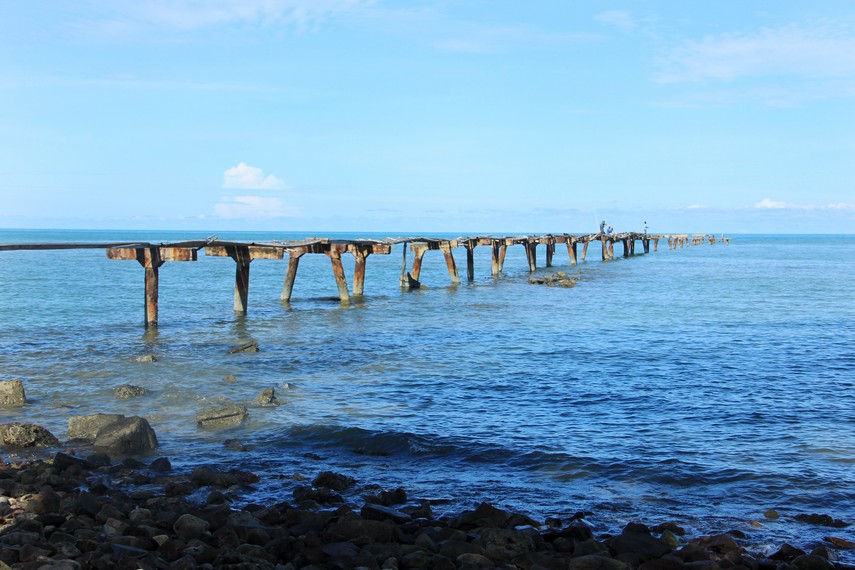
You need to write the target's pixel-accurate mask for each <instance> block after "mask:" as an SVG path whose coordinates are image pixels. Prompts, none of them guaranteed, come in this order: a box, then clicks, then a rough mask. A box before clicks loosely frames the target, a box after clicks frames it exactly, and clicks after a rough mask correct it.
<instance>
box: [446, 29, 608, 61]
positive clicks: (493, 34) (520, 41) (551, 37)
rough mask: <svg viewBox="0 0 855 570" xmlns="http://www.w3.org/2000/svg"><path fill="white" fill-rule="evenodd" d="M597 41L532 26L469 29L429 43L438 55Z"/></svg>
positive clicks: (593, 37)
mask: <svg viewBox="0 0 855 570" xmlns="http://www.w3.org/2000/svg"><path fill="white" fill-rule="evenodd" d="M597 39H600V36H597V35H595V34H591V33H586V32H579V33H573V32H553V31H550V30H545V29H542V28H538V27H534V26H527V25H523V26H471V27H467V29H464V30H460V31H457V32H455V33H454V34H449V35H446V36H445V37H441V38H439V39H435V40H433V42H432V44H433V46H434V47H436V48H438V49H439V50H441V51H448V52H453V53H470V54H496V53H506V52H509V51H515V50H519V49H527V50H530V49H542V48H544V47H552V46H556V45H561V44H566V43H574V42H585V41H592V40H597Z"/></svg>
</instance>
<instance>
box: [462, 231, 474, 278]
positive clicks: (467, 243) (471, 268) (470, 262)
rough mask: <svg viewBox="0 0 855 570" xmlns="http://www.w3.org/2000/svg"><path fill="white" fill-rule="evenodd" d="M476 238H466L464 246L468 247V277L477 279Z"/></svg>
mask: <svg viewBox="0 0 855 570" xmlns="http://www.w3.org/2000/svg"><path fill="white" fill-rule="evenodd" d="M475 245H476V241H475V240H466V241H465V242H464V243H463V247H465V248H466V279H467V280H469V281H475Z"/></svg>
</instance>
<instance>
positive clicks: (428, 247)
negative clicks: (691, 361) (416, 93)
mask: <svg viewBox="0 0 855 570" xmlns="http://www.w3.org/2000/svg"><path fill="white" fill-rule="evenodd" d="M662 240H667V242H668V247H669V249H677V248H683V247H686V246H689V245H701V244H707V243H708V244H709V245H713V244H715V243H716V242H717V241H718V242H721V243H724V244H729V243H730V238H726V237H720V238H716V237H715V236H713V235H708V234H693V235H690V234H670V235H647V234H646V233H636V232H625V233H611V234H603V233H596V234H586V235H571V234H546V235H533V236H514V237H494V236H470V237H459V238H457V239H441V238H429V237H403V238H389V239H382V240H373V239H358V240H338V239H328V238H313V239H305V240H297V241H275V240H274V241H270V242H249V243H248V242H235V241H221V240H219V239H216V237H211V238H209V239H207V240H199V241H182V242H172V243H148V242H146V243H52V244H51V243H42V244H0V252H1V251H20V250H51V249H105V250H106V252H107V257H108V258H109V259H114V260H126V261H137V262H138V263H139V264H140V265H141V266H142V267H143V268H144V270H145V325H146V327H153V326H156V325H157V303H158V286H159V269H160V267H161V266H162V265H163V264H164V263H166V262H167V261H196V260H197V259H198V254H199V251H200V250H204V252H205V255H206V256H208V257H230V258H231V259H232V260H233V261H234V262H235V286H234V310H235V313H238V314H246V312H247V307H248V303H249V267H250V263H252V261H253V260H255V259H276V260H282V259H285V258H286V257H287V259H288V268H287V270H286V272H285V280H284V283H283V286H282V294H281V301H282V302H283V303H289V302H290V301H291V293H292V291H293V288H294V281H295V279H296V277H297V269H298V267H299V265H300V258H301V257H303V256H304V255H306V254H322V255H326V256H327V257H328V258H329V259H330V263H331V265H332V273H333V277H334V278H335V282H336V285H337V287H338V296H339V299H340V300H341V303H342V304H343V305H348V304H350V301H351V297H360V296H362V295H363V293H364V290H365V264H366V260H367V258H368V256H370V255H372V254H373V255H389V254H391V253H392V249H393V246H395V245H397V244H403V247H402V248H401V249H402V253H403V255H402V257H403V260H402V264H401V287H402V288H404V289H416V288H418V287H419V286H420V282H419V277H420V275H421V269H422V259H423V257H424V255H425V253H426V252H428V251H440V252H442V253H443V255H444V256H445V262H446V266H447V268H448V275H449V278H450V280H451V283H452V284H457V283H460V275H459V273H458V270H457V264H456V262H455V259H454V253H453V251H454V250H455V249H458V248H461V247H462V248H464V249H465V250H466V275H467V279H468V280H469V281H472V280H474V278H475V256H474V250H475V248H477V247H489V248H490V249H491V252H492V256H491V272H492V275H493V277H498V276H499V275H500V274H501V273H502V270H503V267H504V262H505V254H506V253H507V250H508V248H509V247H511V246H523V247H524V248H525V254H526V260H527V261H528V268H529V271H530V272H534V271H536V269H537V247H538V246H539V245H542V246H544V249H545V255H546V267H552V262H553V258H554V256H555V252H556V246H557V245H558V244H564V245H565V246H566V248H567V255H568V256H569V258H570V264H571V265H576V264H577V263H578V262H579V261H585V258H586V256H587V253H588V247H589V246H590V245H591V244H592V243H598V244H599V248H600V256H601V259H602V260H603V261H608V260H611V259H614V257H615V253H614V247H615V244H616V243H618V242H620V243H621V244H622V246H623V256H624V257H629V256H632V255H635V245H636V242H640V243H641V247H642V249H643V252H644V253H650V245H651V243H652V244H653V251H657V250H658V249H659V242H660V241H662ZM408 251H409V252H411V253H412V263H411V265H410V268H409V271H408V270H407V252H408ZM347 254H351V255H353V256H354V258H355V265H354V273H353V291H352V294H351V292H350V290H349V288H348V284H347V278H346V276H345V271H344V267H343V265H342V256H343V255H347Z"/></svg>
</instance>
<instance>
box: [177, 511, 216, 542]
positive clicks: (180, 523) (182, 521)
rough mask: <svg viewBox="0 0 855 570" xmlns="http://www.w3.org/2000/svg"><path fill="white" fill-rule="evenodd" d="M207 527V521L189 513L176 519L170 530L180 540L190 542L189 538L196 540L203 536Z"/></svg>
mask: <svg viewBox="0 0 855 570" xmlns="http://www.w3.org/2000/svg"><path fill="white" fill-rule="evenodd" d="M209 526H210V525H209V524H208V521H206V520H204V519H200V518H199V517H197V516H195V515H191V514H190V513H185V514H183V515H181V516H180V517H178V519H177V520H176V521H175V524H174V525H172V529H173V530H174V531H175V532H176V534H178V536H179V538H181V539H182V540H190V539H191V538H198V537H200V536H202V535H203V534H205V532H207V530H208V527H209Z"/></svg>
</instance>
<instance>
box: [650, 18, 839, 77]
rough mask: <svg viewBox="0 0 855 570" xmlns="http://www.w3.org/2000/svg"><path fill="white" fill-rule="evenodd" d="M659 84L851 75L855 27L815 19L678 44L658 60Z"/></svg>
mask: <svg viewBox="0 0 855 570" xmlns="http://www.w3.org/2000/svg"><path fill="white" fill-rule="evenodd" d="M660 65H661V68H662V69H661V71H660V72H659V74H658V75H657V77H656V79H657V80H658V81H660V82H662V83H676V82H702V81H735V80H738V79H741V78H758V77H767V78H768V77H799V78H840V77H847V78H852V77H853V75H855V26H853V23H852V22H838V21H834V22H833V21H829V20H819V21H814V22H811V23H808V24H791V25H787V26H780V27H774V28H763V29H761V30H759V31H757V32H742V33H739V32H735V33H728V34H723V35H718V36H707V37H705V38H703V39H699V40H698V39H693V40H687V41H684V42H681V43H679V44H677V45H675V46H673V47H672V48H670V49H669V50H668V51H667V52H666V53H665V54H664V55H663V56H662V58H661V60H660Z"/></svg>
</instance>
